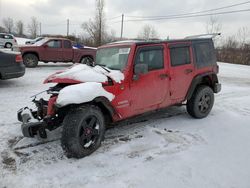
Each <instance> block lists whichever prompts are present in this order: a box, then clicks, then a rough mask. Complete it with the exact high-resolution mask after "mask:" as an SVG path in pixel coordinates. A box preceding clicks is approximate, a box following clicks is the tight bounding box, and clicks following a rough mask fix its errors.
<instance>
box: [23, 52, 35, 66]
mask: <svg viewBox="0 0 250 188" xmlns="http://www.w3.org/2000/svg"><path fill="white" fill-rule="evenodd" d="M23 63H24V65H25V66H26V67H28V68H34V67H36V66H37V65H38V57H37V56H36V55H35V54H25V55H24V56H23Z"/></svg>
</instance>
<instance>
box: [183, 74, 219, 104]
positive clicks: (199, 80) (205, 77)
mask: <svg viewBox="0 0 250 188" xmlns="http://www.w3.org/2000/svg"><path fill="white" fill-rule="evenodd" d="M204 81H205V82H204ZM218 82H219V81H218V77H217V75H216V74H215V73H214V72H208V73H203V74H199V75H197V76H195V77H194V78H193V80H192V82H191V85H190V86H189V89H188V92H187V95H186V99H187V100H189V99H190V98H191V97H192V95H193V93H194V91H195V89H196V88H197V86H198V85H201V84H204V85H208V86H210V87H211V88H212V89H213V91H214V92H215V93H216V91H215V85H216V84H217V83H218Z"/></svg>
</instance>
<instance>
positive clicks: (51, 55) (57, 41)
mask: <svg viewBox="0 0 250 188" xmlns="http://www.w3.org/2000/svg"><path fill="white" fill-rule="evenodd" d="M19 48H20V51H21V53H22V57H23V60H24V64H25V66H26V67H36V66H37V65H38V61H43V62H44V63H47V62H55V63H56V62H73V63H85V64H92V63H93V61H94V59H95V54H96V48H91V47H84V48H75V47H73V45H72V41H71V40H68V39H65V38H44V39H42V40H40V41H38V42H37V43H35V44H33V45H26V46H20V47H19Z"/></svg>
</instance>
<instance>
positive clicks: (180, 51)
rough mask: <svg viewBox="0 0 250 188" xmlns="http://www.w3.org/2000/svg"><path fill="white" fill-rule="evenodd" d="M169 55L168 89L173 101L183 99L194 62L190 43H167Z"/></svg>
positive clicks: (192, 72)
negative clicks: (169, 78)
mask: <svg viewBox="0 0 250 188" xmlns="http://www.w3.org/2000/svg"><path fill="white" fill-rule="evenodd" d="M168 49H169V50H168V51H169V57H170V77H171V81H170V89H171V99H172V102H173V103H176V102H182V100H184V99H185V96H186V94H187V91H188V89H189V86H190V84H191V82H192V78H193V76H194V64H193V58H192V48H191V44H190V43H178V44H169V45H168Z"/></svg>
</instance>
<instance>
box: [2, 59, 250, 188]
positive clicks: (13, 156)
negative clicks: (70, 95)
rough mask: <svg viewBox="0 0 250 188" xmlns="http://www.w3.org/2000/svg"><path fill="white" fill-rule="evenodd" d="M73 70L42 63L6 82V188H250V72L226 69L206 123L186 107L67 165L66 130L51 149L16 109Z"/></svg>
mask: <svg viewBox="0 0 250 188" xmlns="http://www.w3.org/2000/svg"><path fill="white" fill-rule="evenodd" d="M68 66H70V65H69V64H41V65H40V66H39V67H38V68H35V69H27V72H26V75H25V76H24V77H23V78H19V79H14V80H6V81H0V97H1V102H0V104H1V106H0V187H11V188H12V187H18V188H22V187H25V188H26V187H84V188H88V187H102V188H105V187H107V188H110V187H119V188H120V187H131V188H132V187H143V188H147V187H150V188H152V187H163V188H165V187H175V188H187V187H191V188H249V187H250V67H247V66H241V65H231V64H225V63H220V75H219V78H220V81H221V82H222V84H223V90H222V92H221V93H220V94H218V95H216V101H215V106H214V108H213V110H212V112H211V114H210V115H209V116H208V117H207V118H205V119H201V120H197V119H193V118H191V117H189V116H188V114H187V113H186V111H185V108H184V107H173V108H171V109H168V110H165V111H162V112H160V113H157V114H150V116H144V117H141V118H140V119H135V120H134V122H133V123H123V124H122V125H119V126H117V127H115V128H112V129H109V130H107V132H106V138H105V141H104V143H103V144H102V146H101V148H100V149H98V150H97V151H96V152H95V153H93V154H92V155H91V156H89V157H86V158H83V159H80V160H76V159H67V158H66V157H65V156H64V155H63V151H62V149H61V146H60V141H59V138H60V130H57V131H56V133H54V134H53V135H50V137H49V139H48V140H47V143H44V144H40V143H41V141H37V140H36V139H28V138H23V137H22V135H21V131H20V123H19V122H17V118H16V111H17V110H18V109H19V108H21V107H24V106H26V105H29V104H30V103H29V101H30V100H31V99H30V98H29V97H30V96H31V95H33V94H36V93H38V92H40V91H42V90H45V89H47V88H48V85H42V81H43V79H45V77H46V76H48V75H49V74H51V73H54V72H55V71H57V70H60V69H62V68H66V67H68Z"/></svg>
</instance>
